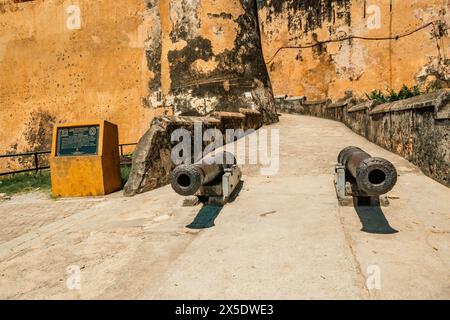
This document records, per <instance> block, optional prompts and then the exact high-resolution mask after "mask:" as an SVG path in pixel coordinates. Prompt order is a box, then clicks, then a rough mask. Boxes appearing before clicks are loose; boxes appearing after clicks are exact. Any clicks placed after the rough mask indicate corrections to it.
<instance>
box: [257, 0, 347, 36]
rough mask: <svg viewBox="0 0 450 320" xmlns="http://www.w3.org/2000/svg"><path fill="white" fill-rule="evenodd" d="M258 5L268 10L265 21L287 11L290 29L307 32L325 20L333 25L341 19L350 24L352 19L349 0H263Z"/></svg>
mask: <svg viewBox="0 0 450 320" xmlns="http://www.w3.org/2000/svg"><path fill="white" fill-rule="evenodd" d="M260 5H261V6H262V7H266V8H268V10H269V14H268V16H267V20H266V22H267V23H271V22H272V21H273V18H274V17H275V16H278V15H280V14H282V13H287V14H288V21H289V23H288V26H289V30H291V31H303V32H304V33H307V32H311V31H314V30H316V29H320V28H322V27H323V26H324V23H325V22H327V23H330V24H332V25H334V24H335V23H336V21H337V20H341V21H344V22H345V23H346V24H347V25H351V21H352V17H351V11H350V6H351V0H263V1H260Z"/></svg>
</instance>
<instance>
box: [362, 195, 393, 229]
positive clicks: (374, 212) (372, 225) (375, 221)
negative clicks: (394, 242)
mask: <svg viewBox="0 0 450 320" xmlns="http://www.w3.org/2000/svg"><path fill="white" fill-rule="evenodd" d="M353 203H354V207H355V210H356V213H357V214H358V217H359V220H361V223H362V226H363V228H362V229H361V231H363V232H367V233H375V234H394V233H397V232H398V231H397V230H395V229H394V228H392V227H391V226H390V224H389V221H388V220H387V219H386V216H385V215H384V213H383V210H382V209H381V207H380V206H379V205H377V206H367V205H366V206H365V205H361V204H360V203H358V200H357V199H356V198H355V199H354V201H353Z"/></svg>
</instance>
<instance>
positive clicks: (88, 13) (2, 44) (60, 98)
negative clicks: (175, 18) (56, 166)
mask: <svg viewBox="0 0 450 320" xmlns="http://www.w3.org/2000/svg"><path fill="white" fill-rule="evenodd" d="M150 18H151V17H150V14H149V12H147V8H146V4H145V1H144V0H121V1H110V0H96V1H89V0H70V1H69V0H66V1H64V0H32V1H29V2H24V3H13V1H10V0H0V154H3V153H5V152H12V151H17V152H22V151H27V150H36V149H37V150H42V149H49V146H50V137H51V126H52V123H55V122H66V121H70V122H73V121H85V120H91V119H107V120H109V121H111V122H113V123H116V124H118V125H119V130H120V142H122V143H129V142H137V141H138V140H139V138H140V137H141V136H142V134H144V133H145V131H146V130H147V129H148V125H149V122H150V120H151V118H152V117H153V116H154V115H157V114H161V110H158V109H150V108H144V107H143V104H142V98H143V97H146V96H147V94H148V79H149V78H150V77H151V76H152V74H151V73H150V72H149V70H148V67H147V59H146V57H145V50H144V46H145V45H146V39H147V38H148V34H150V33H151V29H152V21H151V19H150Z"/></svg>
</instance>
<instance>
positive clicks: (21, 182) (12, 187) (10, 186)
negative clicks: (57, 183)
mask: <svg viewBox="0 0 450 320" xmlns="http://www.w3.org/2000/svg"><path fill="white" fill-rule="evenodd" d="M50 189H51V183H50V172H49V171H41V172H39V173H34V172H33V173H18V174H14V175H10V176H6V177H3V178H0V193H6V194H7V195H14V194H18V193H26V192H30V191H36V190H44V191H46V190H50Z"/></svg>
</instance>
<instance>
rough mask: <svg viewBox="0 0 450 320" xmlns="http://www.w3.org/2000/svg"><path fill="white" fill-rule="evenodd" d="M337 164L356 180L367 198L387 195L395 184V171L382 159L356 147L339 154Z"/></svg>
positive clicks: (389, 163) (390, 164)
mask: <svg viewBox="0 0 450 320" xmlns="http://www.w3.org/2000/svg"><path fill="white" fill-rule="evenodd" d="M338 162H339V163H340V164H342V165H343V166H344V167H345V170H346V171H347V172H348V173H350V174H351V175H352V177H353V178H354V179H355V180H356V184H357V185H358V188H359V189H360V191H362V192H363V193H365V194H366V195H367V196H380V195H382V194H385V193H388V192H389V191H391V190H392V188H394V186H395V184H396V183H397V170H396V169H395V167H394V165H393V164H392V163H391V162H389V161H387V160H386V159H383V158H376V157H371V156H370V155H369V154H368V153H366V152H365V151H363V150H361V149H360V148H358V147H347V148H345V149H344V150H342V151H341V152H340V153H339V156H338Z"/></svg>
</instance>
